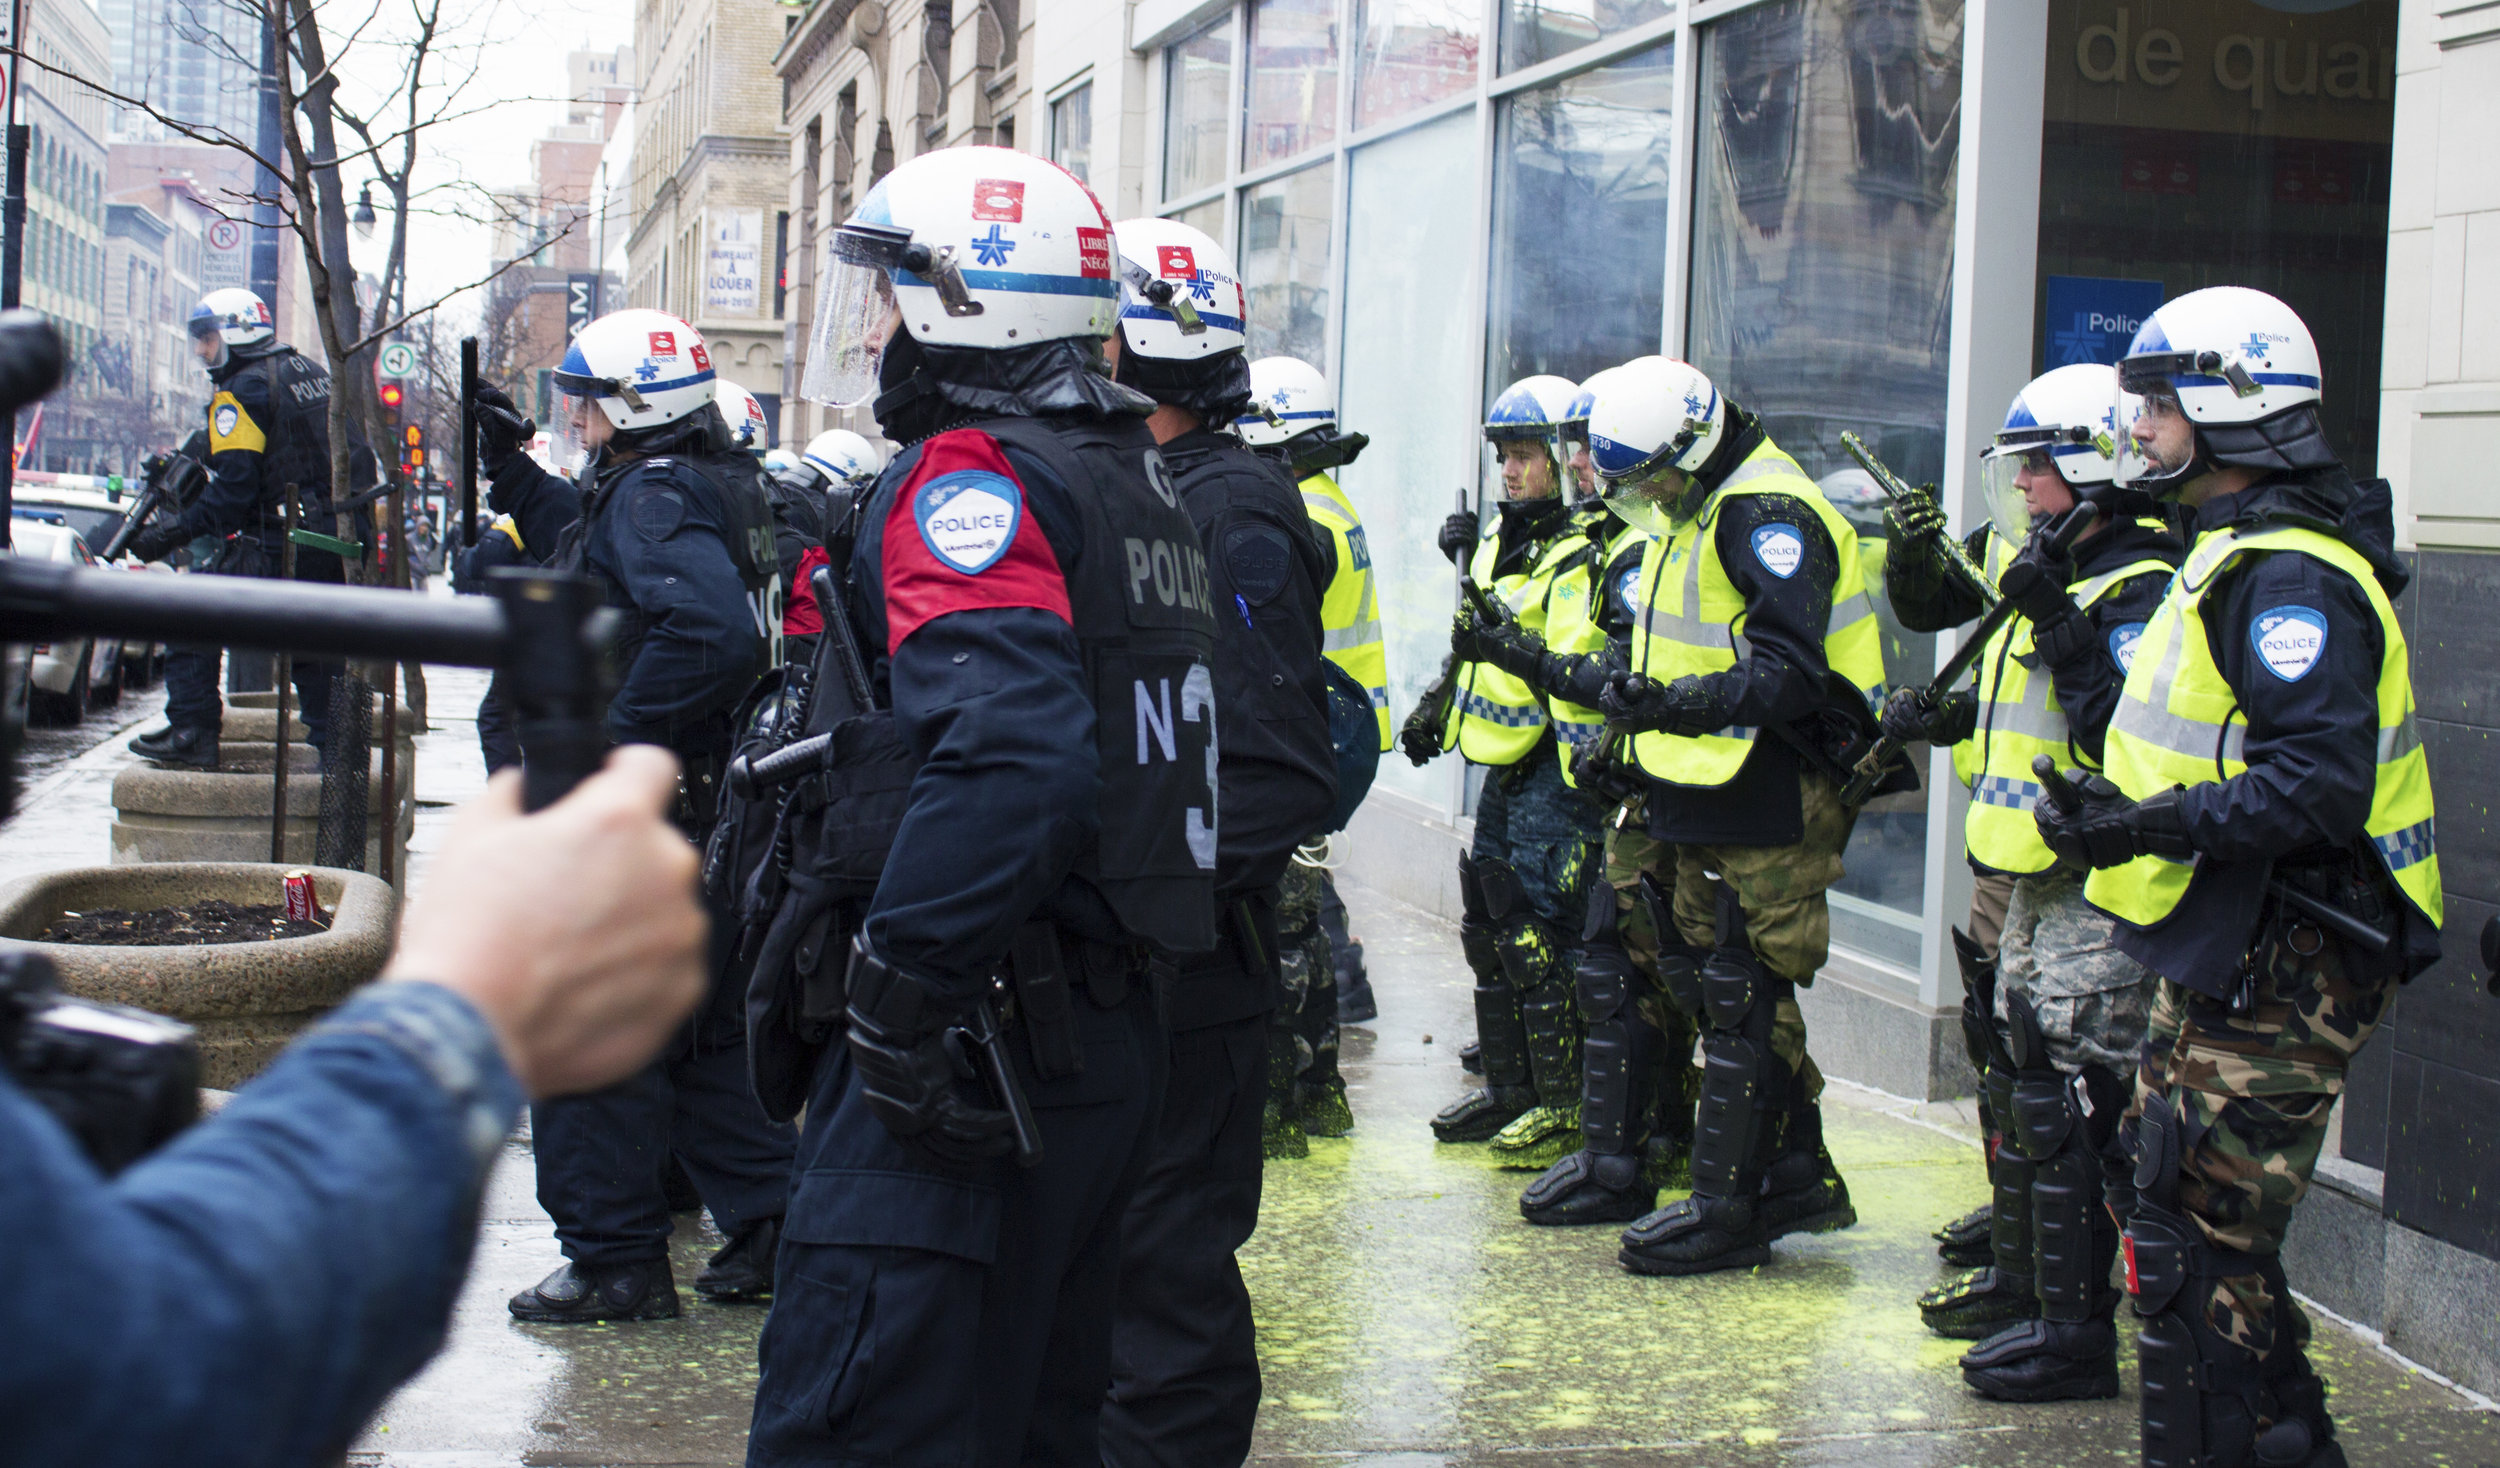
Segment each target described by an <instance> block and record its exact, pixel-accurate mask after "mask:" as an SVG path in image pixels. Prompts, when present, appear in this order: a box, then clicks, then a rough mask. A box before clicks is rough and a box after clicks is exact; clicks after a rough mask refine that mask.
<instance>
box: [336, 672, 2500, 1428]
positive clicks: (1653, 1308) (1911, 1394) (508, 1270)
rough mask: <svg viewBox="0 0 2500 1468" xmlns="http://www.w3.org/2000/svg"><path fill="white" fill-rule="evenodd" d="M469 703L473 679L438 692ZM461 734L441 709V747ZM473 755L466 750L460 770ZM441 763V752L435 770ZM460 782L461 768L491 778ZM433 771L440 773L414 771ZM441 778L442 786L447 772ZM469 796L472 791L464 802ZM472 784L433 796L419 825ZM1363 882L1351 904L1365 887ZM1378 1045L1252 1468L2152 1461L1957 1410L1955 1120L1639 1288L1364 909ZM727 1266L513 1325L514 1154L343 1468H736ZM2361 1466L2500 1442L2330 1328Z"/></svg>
mask: <svg viewBox="0 0 2500 1468" xmlns="http://www.w3.org/2000/svg"><path fill="white" fill-rule="evenodd" d="M445 682H446V683H451V684H453V686H455V687H456V686H458V685H457V682H456V680H445ZM473 703H474V697H473V695H472V694H468V693H454V692H452V690H451V688H448V687H445V686H443V685H442V684H438V685H437V695H436V699H435V704H434V709H433V714H434V718H435V721H436V723H437V724H438V725H439V726H443V727H444V730H445V732H444V734H442V735H437V736H433V738H434V739H436V740H440V741H444V742H448V741H449V739H450V738H451V737H452V735H453V731H454V729H455V728H457V729H458V730H459V732H460V733H461V734H462V735H463V736H464V737H465V735H466V734H467V733H468V730H467V729H466V726H465V725H457V726H456V725H454V723H453V721H454V720H456V719H458V718H459V717H461V716H462V715H463V714H465V712H466V711H467V709H468V708H469V707H470V706H472V705H473ZM469 747H470V748H471V749H472V750H474V747H475V746H474V741H473V740H472V742H471V744H470V746H469ZM446 753H448V751H446ZM472 758H473V756H472ZM420 764H421V767H425V766H424V761H423V760H422V759H421V761H420ZM450 765H451V761H450V760H448V759H447V760H445V761H442V762H439V763H437V764H435V765H433V766H431V767H430V769H429V775H431V774H433V772H436V771H439V772H440V773H441V774H442V775H444V776H449V775H450V774H451V769H450ZM472 778H474V777H472ZM453 783H456V782H454V781H452V780H449V779H446V780H445V781H444V782H443V783H442V784H439V785H438V784H437V783H436V781H435V780H434V779H433V778H428V779H427V780H426V783H425V785H424V786H423V787H421V793H422V794H424V795H426V796H428V797H437V792H438V791H442V790H445V789H447V788H448V787H449V786H450V785H451V784H453ZM1347 875H1349V876H1352V875H1354V873H1353V872H1349V873H1348V874H1347ZM1347 900H1348V904H1349V906H1350V907H1351V908H1352V910H1353V912H1354V914H1355V918H1356V924H1355V925H1356V929H1357V931H1358V932H1359V933H1360V934H1361V936H1362V937H1363V939H1364V940H1365V946H1366V953H1367V956H1368V959H1369V962H1370V965H1371V971H1372V975H1373V980H1374V983H1375V985H1376V987H1377V988H1378V991H1379V995H1380V1003H1381V1010H1382V1017H1381V1019H1380V1021H1379V1022H1378V1023H1376V1024H1373V1025H1368V1026H1363V1027H1361V1028H1358V1029H1353V1030H1349V1031H1348V1033H1347V1039H1346V1046H1345V1062H1346V1070H1347V1073H1348V1076H1349V1078H1350V1080H1351V1083H1352V1089H1353V1096H1354V1104H1355V1110H1356V1114H1357V1118H1358V1126H1357V1130H1356V1132H1355V1134H1354V1135H1353V1136H1352V1137H1349V1138H1346V1139H1343V1140H1337V1141H1325V1140H1323V1141H1315V1142H1313V1143H1312V1147H1311V1155H1310V1157H1309V1158H1307V1159H1304V1160H1300V1161H1295V1162H1284V1163H1274V1164H1271V1165H1270V1166H1269V1168H1268V1172H1267V1198H1266V1206H1265V1209H1264V1211H1263V1213H1262V1216H1261V1220H1260V1227H1259V1233H1258V1236H1257V1237H1256V1238H1255V1239H1254V1240H1253V1241H1252V1243H1251V1245H1250V1247H1249V1249H1248V1250H1247V1251H1246V1253H1245V1256H1244V1264H1245V1269H1246V1272H1247V1273H1248V1275H1249V1277H1250V1281H1251V1288H1252V1290H1253V1292H1254V1293H1255V1294H1256V1296H1257V1300H1258V1307H1259V1311H1258V1313H1259V1322H1260V1353H1261V1359H1262V1362H1263V1364H1264V1369H1265V1372H1266V1380H1267V1391H1266V1399H1265V1402H1264V1404H1263V1405H1262V1407H1261V1409H1260V1417H1259V1435H1258V1441H1257V1445H1256V1449H1255V1452H1254V1461H1256V1462H1260V1463H1273V1464H1312V1465H1318V1464H1338V1463H1360V1464H1380V1465H1398V1468H1431V1465H1460V1464H1466V1465H1477V1464H1485V1465H1490V1464H1497V1463H1498V1464H1526V1465H1556V1468H1562V1465H1572V1468H1600V1465H1619V1464H1620V1465H1628V1464H1635V1463H1639V1464H1667V1465H1677V1468H1684V1465H1691V1468H1702V1465H1711V1468H1754V1465H1764V1468H1768V1465H1773V1464H1851V1465H1858V1464H1864V1465H1886V1468H1891V1465H1902V1468H1908V1465H1938V1468H1942V1465H1956V1464H1973V1465H1977V1464H1986V1465H2006V1468H2012V1465H2039V1468H2059V1465H2075V1464H2111V1465H2123V1464H2130V1463H2133V1462H2135V1461H2136V1426H2135V1396H2134V1385H2133V1383H2134V1368H2133V1363H2132V1352H2131V1351H2130V1353H2129V1357H2130V1358H2129V1360H2128V1362H2127V1364H2126V1377H2127V1381H2128V1389H2127V1394H2126V1395H2125V1396H2124V1397H2122V1398H2121V1399H2119V1400H2117V1401H2114V1402H2096V1403H2091V1404H2084V1405H2075V1404H2070V1405H2062V1406H2051V1407H2035V1408H2014V1407H2005V1406H1999V1405H1995V1404H1991V1403H1987V1402H1983V1401H1981V1400H1979V1399H1977V1398H1975V1397H1973V1396H1971V1395H1970V1394H1969V1393H1967V1392H1966V1391H1965V1390H1964V1389H1963V1387H1962V1385H1961V1381H1960V1376H1959V1373H1958V1372H1957V1371H1956V1370H1955V1369H1954V1364H1953V1363H1954V1360H1955V1358H1956V1357H1957V1356H1958V1355H1959V1354H1960V1352H1961V1351H1962V1350H1963V1349H1964V1347H1963V1345H1962V1343H1959V1342H1952V1341H1941V1340H1937V1339H1935V1338H1933V1337H1930V1336H1928V1335H1927V1334H1926V1332H1925V1331H1924V1330H1922V1329H1921V1328H1920V1326H1919V1321H1918V1315H1917V1312H1916V1311H1915V1310H1914V1309H1912V1308H1911V1304H1910V1301H1911V1300H1912V1298H1913V1297H1914V1296H1915V1295H1916V1294H1917V1293H1918V1292H1919V1291H1920V1290H1922V1289H1924V1288H1926V1287H1927V1286H1928V1285H1930V1284H1932V1283H1934V1282H1935V1281H1936V1280H1938V1279H1940V1278H1942V1277H1943V1275H1944V1273H1945V1271H1944V1270H1943V1268H1942V1266H1940V1265H1939V1264H1938V1263H1937V1262H1936V1258H1935V1255H1934V1252H1933V1249H1932V1247H1931V1245H1930V1243H1929V1240H1928V1237H1927V1233H1928V1230H1929V1229H1931V1228H1933V1227H1934V1226H1936V1225H1937V1224H1939V1223H1941V1222H1943V1221H1944V1220H1946V1219H1948V1218H1950V1217H1953V1216H1955V1215H1957V1214H1960V1213H1962V1212H1963V1211H1964V1210H1966V1209H1968V1208H1970V1207H1972V1206H1974V1205H1975V1204H1977V1203H1978V1202H1979V1201H1980V1200H1981V1199H1982V1197H1983V1196H1984V1193H1985V1184H1984V1178H1983V1176H1982V1171H1981V1168H1980V1162H1979V1154H1978V1151H1977V1149H1976V1148H1975V1146H1974V1145H1973V1144H1972V1141H1971V1135H1970V1126H1969V1120H1968V1118H1969V1113H1968V1111H1967V1109H1966V1108H1965V1107H1955V1106H1913V1105H1911V1104H1909V1103H1906V1102H1900V1101H1896V1100H1893V1099H1891V1098H1887V1097H1882V1096H1878V1095H1876V1094H1874V1093H1871V1092H1866V1091H1859V1090H1854V1089H1851V1088H1847V1087H1835V1088H1834V1093H1833V1095H1832V1096H1831V1097H1830V1098H1828V1105H1827V1115H1828V1130H1829V1133H1830V1138H1831V1145H1832V1149H1833V1152H1834V1153H1835V1155H1836V1156H1837V1157H1838V1159H1839V1162H1840V1165H1841V1168H1842V1170H1843V1171H1844V1173H1845V1174H1846V1175H1847V1177H1848V1179H1849V1182H1850V1185H1851V1188H1852V1190H1853V1192H1854V1193H1855V1196H1856V1202H1857V1206H1858V1210H1859V1213H1860V1215H1861V1222H1860V1223H1859V1224H1858V1226H1857V1227H1856V1228H1853V1229H1850V1230H1848V1231H1846V1232H1843V1233H1838V1234H1831V1235H1824V1236H1820V1237H1814V1238H1808V1239H1791V1240H1786V1241H1784V1242H1782V1243H1781V1244H1780V1245H1779V1255H1780V1257H1779V1261H1778V1263H1777V1264H1775V1265H1774V1266H1772V1267H1769V1268H1766V1269H1762V1270H1757V1271H1753V1272H1749V1273H1745V1274H1738V1275H1727V1276H1713V1277H1707V1278H1701V1279H1691V1280H1655V1279H1641V1278H1636V1277H1634V1276H1631V1275H1628V1274H1626V1273H1624V1272H1623V1271H1622V1270H1621V1269H1620V1268H1618V1267H1617V1266H1616V1264H1615V1262H1614V1255H1615V1243H1614V1233H1615V1231H1614V1230H1613V1229H1611V1228H1599V1229H1585V1230H1576V1231H1549V1230H1540V1229H1532V1228H1529V1227H1528V1226H1527V1225H1525V1224H1524V1223H1522V1222H1521V1221H1520V1220H1519V1217H1518V1213H1517V1198H1518V1193H1519V1190H1520V1189H1521V1188H1522V1187H1524V1186H1525V1185H1526V1183H1527V1181H1528V1179H1527V1177H1526V1175H1524V1174H1519V1173H1505V1172H1499V1171H1495V1170H1493V1169H1491V1168H1489V1167H1487V1166H1486V1165H1484V1162H1483V1160H1482V1159H1483V1155H1484V1154H1483V1153H1482V1151H1481V1150H1480V1149H1475V1148H1445V1147H1439V1146H1436V1145H1435V1144H1434V1143H1433V1142H1432V1141H1431V1134H1430V1132H1429V1131H1428V1130H1427V1128H1426V1125H1425V1123H1426V1121H1427V1119H1428V1118H1429V1117H1430V1116H1431V1114H1432V1112H1433V1111H1434V1110H1435V1109H1437V1108H1438V1107H1439V1106H1441V1105H1442V1104H1443V1103H1444V1102H1446V1101H1447V1100H1449V1099H1450V1098H1451V1097H1452V1096H1453V1095H1455V1094H1456V1092H1457V1088H1458V1087H1459V1085H1460V1084H1461V1073H1460V1071H1459V1068H1458V1062H1457V1046H1458V1044H1459V1042H1461V1041H1463V1040H1464V1039H1465V1038H1466V1036H1467V1033H1468V1025H1469V1020H1468V1016H1469V1012H1470V1008H1469V1000H1468V980H1467V976H1466V973H1465V971H1464V969H1463V968H1462V967H1461V965H1460V963H1459V959H1458V945H1457V941H1456V935H1455V932H1454V931H1453V930H1452V929H1451V928H1450V927H1449V926H1448V925H1447V924H1444V923H1442V922H1440V921H1438V920H1436V919H1433V918H1430V917H1428V916H1425V915H1424V914H1422V913H1419V912H1417V911H1415V910H1413V909H1409V908H1404V907H1401V906H1399V905H1398V904H1395V903H1393V902H1390V901H1389V900H1387V899H1385V898H1383V897H1380V896H1379V895H1377V894H1375V893H1372V892H1369V891H1367V890H1365V889H1363V888H1361V887H1360V886H1358V885H1355V884H1354V883H1352V882H1350V881H1349V882H1348V884H1347ZM719 1242H720V1241H719V1239H718V1237H717V1236H716V1235H714V1234H712V1233H711V1231H710V1230H709V1228H708V1227H704V1226H702V1225H700V1224H699V1223H698V1222H697V1221H696V1220H695V1219H693V1218H691V1217H688V1218H683V1219H681V1222H680V1226H679V1230H678V1236H677V1241H676V1255H675V1263H676V1270H677V1278H678V1280H679V1283H680V1289H681V1292H682V1293H683V1295H684V1297H685V1301H686V1314H685V1317H684V1318H683V1319H680V1320H677V1321H671V1322H663V1323H658V1324H649V1325H635V1326H591V1327H552V1326H524V1325H517V1324H515V1323H513V1322H512V1321H511V1320H510V1319H509V1318H508V1317H507V1315H506V1314H505V1311H504V1308H503V1301H504V1299H505V1297H506V1296H508V1295H509V1294H511V1293H512V1292H514V1291H516V1290H518V1289H521V1288H522V1287H524V1286H526V1285H528V1284H531V1283H533V1282H534V1281H536V1280H537V1279H538V1278H539V1277H540V1276H541V1275H543V1274H545V1273H546V1272H547V1271H548V1270H550V1269H553V1268H554V1267H555V1266H556V1264H557V1263H558V1262H559V1256H558V1254H557V1252H556V1248H555V1244H554V1241H553V1239H552V1237H551V1236H550V1234H549V1231H548V1225H547V1222H546V1218H545V1215H544V1214H543V1213H542V1212H540V1211H539V1209H538V1208H537V1206H536V1204H535V1203H534V1201H533V1200H532V1198H531V1175H530V1164H529V1158H528V1155H527V1148H526V1142H525V1141H515V1142H514V1143H513V1144H511V1146H510V1147H509V1148H508V1149H507V1153H506V1157H505V1161H504V1164H503V1166H502V1167H501V1168H500V1169H499V1170H498V1171H497V1173H496V1175H495V1179H494V1182H493V1185H492V1189H491V1192H490V1196H489V1200H488V1203H487V1208H486V1223H485V1226H484V1230H483V1232H482V1235H481V1237H480V1241H479V1245H478V1252H477V1259H476V1264H475V1267H474V1271H473V1274H472V1277H471V1280H470V1283H469V1287H468V1289H467V1291H466V1293H465V1294H464V1295H463V1297H462V1300H461V1304H460V1309H459V1314H458V1318H457V1321H456V1323H455V1325H454V1329H453V1333H452V1337H451V1340H450V1344H449V1346H448V1348H447V1349H446V1351H445V1352H444V1354H443V1356H442V1357H441V1358H440V1359H439V1360H437V1361H436V1362H435V1364H434V1365H433V1367H432V1368H431V1369H430V1370H428V1371H427V1372H426V1373H425V1374H424V1375H423V1376H421V1377H420V1378H419V1379H418V1380H416V1381H415V1382H413V1383H411V1384H410V1385H409V1386H408V1387H407V1388H406V1389H405V1390H403V1391H402V1392H401V1393H400V1394H399V1395H398V1396H397V1397H396V1398H394V1399H393V1400H392V1402H391V1403H390V1404H389V1405H388V1407H387V1408H386V1409H385V1411H384V1412H383V1414H382V1415H381V1417H380V1419H379V1420H378V1421H377V1423H376V1425H375V1427H374V1428H373V1430H372V1431H371V1432H369V1433H368V1434H367V1435H366V1437H365V1438H364V1440H363V1441H362V1442H361V1443H359V1444H358V1451H357V1452H356V1453H355V1454H354V1456H353V1457H352V1458H351V1460H350V1461H351V1462H353V1463H357V1464H370V1465H394V1468H419V1465H424V1468H484V1465H506V1464H527V1465H548V1468H554V1465H573V1468H592V1465H611V1464H612V1465H659V1464H735V1463H738V1462H740V1461H741V1460H742V1457H743V1442H744V1435H745V1427H746V1422H747V1407H748V1399H749V1395H750V1393H751V1391H752V1389H753V1384H754V1339H755V1332H756V1330H757V1328H758V1327H759V1325H760V1323H761V1312H760V1311H758V1310H757V1309H755V1308H753V1307H743V1308H742V1307H724V1306H715V1305H711V1304H708V1303H705V1302H703V1301H701V1300H700V1299H698V1298H697V1297H696V1296H695V1295H694V1294H693V1293H692V1291H691V1290H688V1289H686V1288H685V1283H686V1282H687V1281H689V1280H691V1279H692V1277H693V1275H694V1273H695V1271H696V1270H698V1269H699V1268H701V1266H702V1261H703V1258H704V1256H705V1255H707V1254H708V1253H709V1252H710V1251H711V1250H712V1249H714V1248H717V1247H718V1246H719ZM2316 1355H2317V1357H2318V1359H2319V1361H2320V1364H2321V1367H2322V1369H2323V1370H2324V1371H2325V1372H2326V1374H2327V1375H2328V1376H2329V1377H2331V1378H2332V1379H2333V1381H2334V1384H2335V1388H2336V1401H2335V1407H2336V1411H2337V1415H2338V1417H2339V1418H2340V1419H2341V1420H2342V1422H2343V1423H2344V1440H2345V1443H2346V1445H2347V1447H2348V1449H2349V1451H2350V1454H2351V1460H2352V1462H2353V1463H2354V1464H2356V1465H2359V1468H2396V1465H2406V1468H2413V1465H2430V1464H2454V1465H2459V1468H2475V1465H2492V1464H2500V1416H2495V1415H2494V1414H2492V1413H2490V1412H2487V1411H2480V1410H2476V1408H2475V1407H2474V1404H2473V1403H2471V1402H2470V1401H2469V1400H2468V1399H2466V1398H2465V1397H2463V1396H2460V1395H2459V1394H2458V1393H2456V1392H2454V1391H2451V1390H2449V1389H2447V1388H2445V1387H2442V1386H2440V1385H2438V1384H2437V1383H2435V1382H2433V1381H2431V1380H2429V1379H2428V1378H2425V1377H2421V1376H2418V1375H2415V1374H2413V1373H2411V1372H2409V1371H2408V1370H2406V1369H2405V1368H2404V1367H2403V1366H2402V1365H2401V1364H2400V1363H2398V1362H2396V1361H2395V1360H2393V1359H2392V1358H2390V1357H2388V1356H2387V1355H2385V1354H2384V1353H2382V1352H2381V1351H2379V1350H2378V1349H2377V1348H2375V1347H2374V1346H2372V1345H2370V1344H2369V1343H2368V1342H2366V1341H2364V1340H2362V1339H2360V1338H2359V1337H2356V1336H2354V1335H2352V1334H2350V1333H2347V1332H2345V1331H2343V1330H2341V1329H2339V1328H2337V1327H2335V1326H2334V1325H2333V1324H2331V1323H2329V1322H2326V1321H2324V1320H2321V1321H2320V1329H2319V1339H2318V1342H2317V1348H2316Z"/></svg>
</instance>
